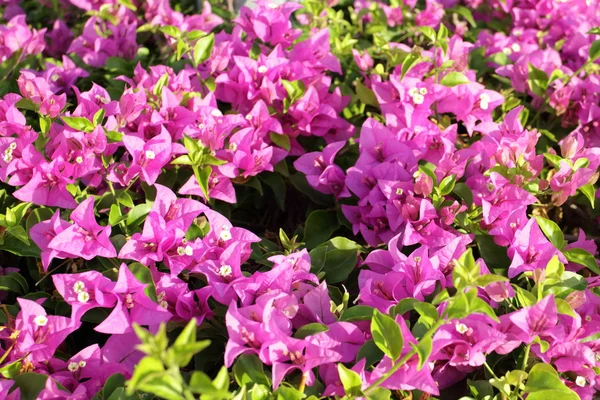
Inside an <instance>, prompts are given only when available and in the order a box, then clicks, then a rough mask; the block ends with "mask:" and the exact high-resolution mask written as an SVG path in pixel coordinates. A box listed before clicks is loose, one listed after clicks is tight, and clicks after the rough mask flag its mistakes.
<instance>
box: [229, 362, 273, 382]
mask: <svg viewBox="0 0 600 400" xmlns="http://www.w3.org/2000/svg"><path fill="white" fill-rule="evenodd" d="M233 376H234V378H235V381H236V382H237V384H238V385H239V386H244V385H247V384H252V383H258V384H261V385H265V386H270V385H271V382H270V381H269V378H268V377H267V375H266V374H265V371H264V368H263V363H262V361H260V359H259V358H258V357H257V356H256V355H255V354H242V355H241V356H239V357H238V359H237V361H236V362H235V364H233Z"/></svg>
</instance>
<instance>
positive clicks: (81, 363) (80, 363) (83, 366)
mask: <svg viewBox="0 0 600 400" xmlns="http://www.w3.org/2000/svg"><path fill="white" fill-rule="evenodd" d="M86 365H87V363H86V362H85V361H83V360H81V361H79V368H85V366H86Z"/></svg>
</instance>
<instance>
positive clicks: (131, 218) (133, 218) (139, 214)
mask: <svg viewBox="0 0 600 400" xmlns="http://www.w3.org/2000/svg"><path fill="white" fill-rule="evenodd" d="M151 209H152V206H151V205H150V204H146V203H143V204H138V205H137V206H135V207H133V208H132V209H131V210H129V213H128V214H127V222H126V224H127V226H129V227H135V226H138V225H139V224H141V223H142V221H143V220H144V219H145V218H146V215H148V214H149V213H150V210H151Z"/></svg>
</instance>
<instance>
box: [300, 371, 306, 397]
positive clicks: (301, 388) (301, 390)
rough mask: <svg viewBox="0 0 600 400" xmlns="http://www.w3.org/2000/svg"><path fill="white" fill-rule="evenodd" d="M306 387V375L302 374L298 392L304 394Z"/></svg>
mask: <svg viewBox="0 0 600 400" xmlns="http://www.w3.org/2000/svg"><path fill="white" fill-rule="evenodd" d="M305 387H306V374H304V373H303V374H302V378H301V379H300V383H299V384H298V391H299V392H300V393H304V388H305Z"/></svg>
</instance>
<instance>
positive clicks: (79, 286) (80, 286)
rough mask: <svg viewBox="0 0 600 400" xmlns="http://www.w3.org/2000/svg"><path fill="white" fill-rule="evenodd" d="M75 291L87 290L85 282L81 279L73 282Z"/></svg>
mask: <svg viewBox="0 0 600 400" xmlns="http://www.w3.org/2000/svg"><path fill="white" fill-rule="evenodd" d="M73 291H74V292H75V293H81V292H83V291H85V283H83V282H81V281H77V282H75V283H74V284H73Z"/></svg>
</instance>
